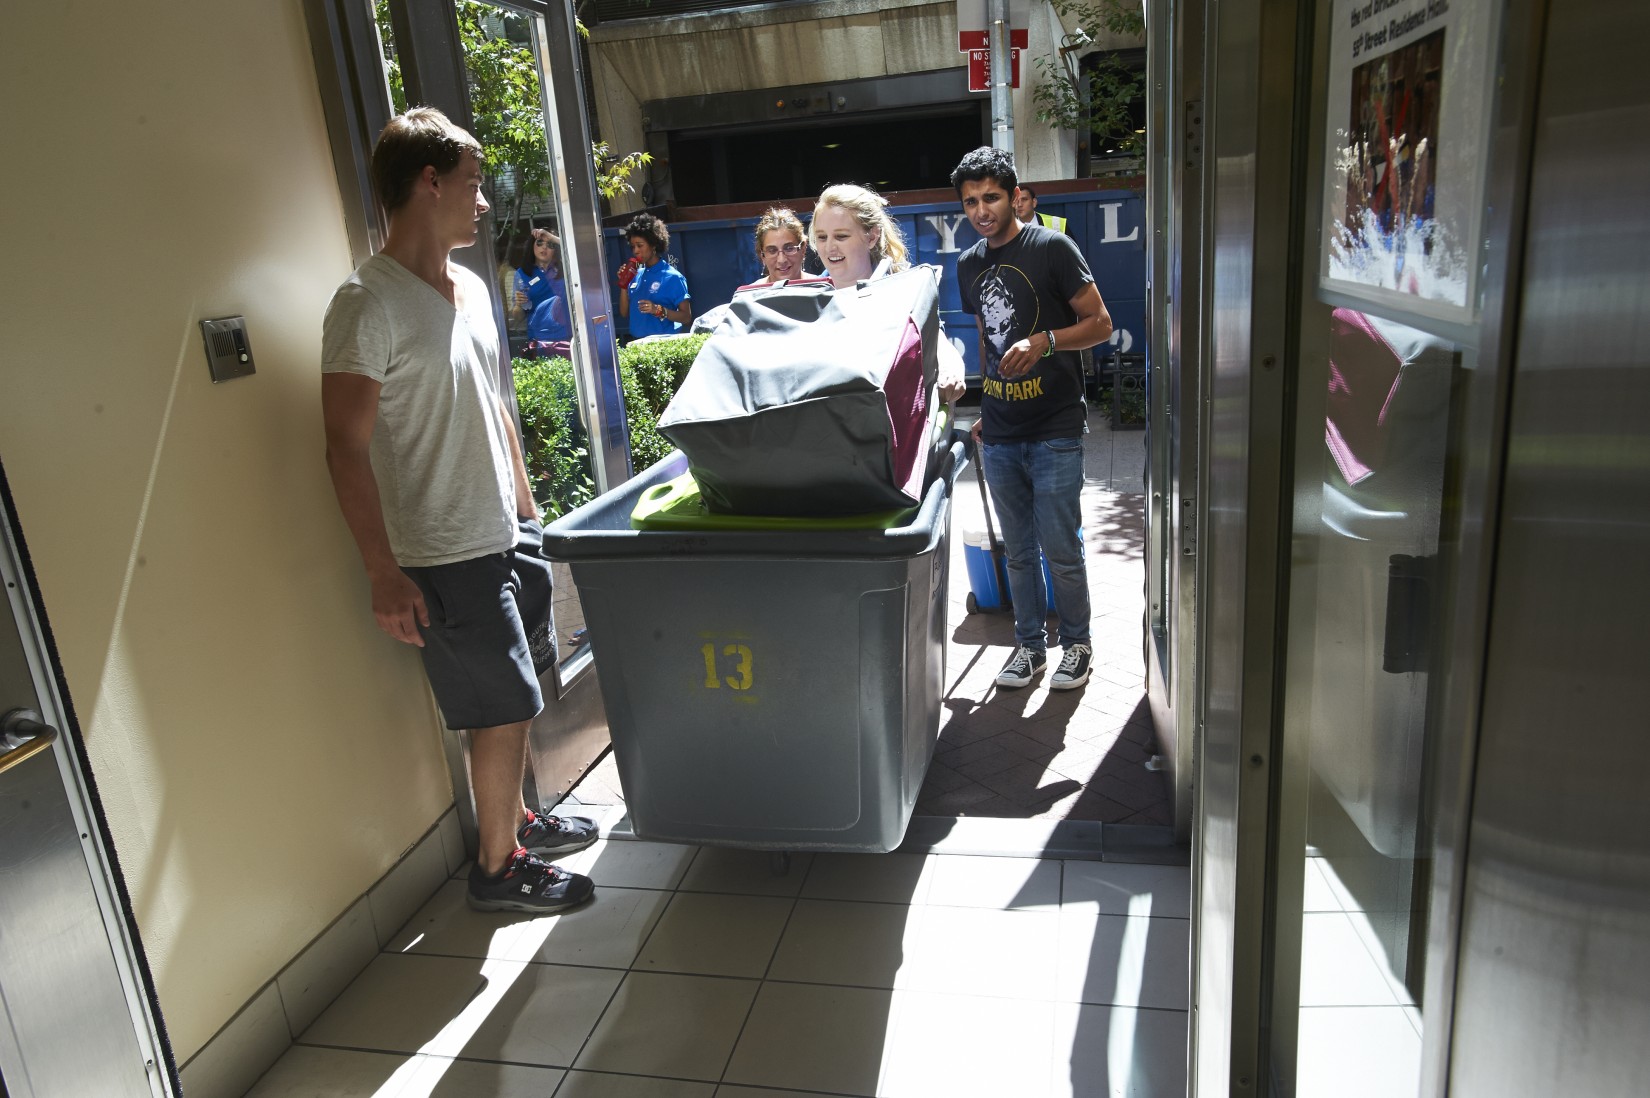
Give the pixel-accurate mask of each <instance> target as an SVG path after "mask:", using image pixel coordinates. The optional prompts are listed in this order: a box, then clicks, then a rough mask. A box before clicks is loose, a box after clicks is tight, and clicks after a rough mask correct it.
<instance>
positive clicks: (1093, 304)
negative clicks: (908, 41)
mask: <svg viewBox="0 0 1650 1098" xmlns="http://www.w3.org/2000/svg"><path fill="white" fill-rule="evenodd" d="M1017 183H1018V178H1017V176H1016V173H1015V171H1014V157H1013V156H1012V155H1010V154H1009V153H1007V152H1004V151H1003V150H1001V149H993V148H980V149H975V150H974V151H973V152H971V153H969V154H968V155H967V156H965V157H963V159H962V163H960V164H958V165H957V170H956V171H954V172H952V173H951V185H952V186H953V187H955V188H956V189H957V197H958V198H959V199H960V200H961V201H962V207H963V213H964V214H966V215H967V217H968V221H969V223H970V224H971V225H973V226H974V229H975V231H977V232H978V233H979V234H980V236H981V237H982V239H981V240H980V241H979V243H977V244H975V245H974V246H973V247H972V248H970V249H968V250H967V251H966V252H964V253H963V254H962V255H961V256H959V257H958V259H957V280H958V284H959V289H960V291H961V294H962V304H963V309H964V311H966V312H970V313H973V314H975V315H976V316H978V317H979V319H980V384H981V392H980V421H979V422H978V423H976V424H975V425H974V440H975V442H976V443H977V444H979V453H980V469H981V472H982V475H984V477H985V482H986V485H987V486H988V487H989V488H990V489H991V498H992V500H993V501H994V502H995V505H996V511H997V516H998V518H999V519H1000V520H1001V521H1002V527H1003V543H1004V546H1005V547H1006V548H1007V550H1008V589H1009V593H1010V595H1011V596H1012V597H1013V600H1014V644H1015V648H1014V654H1013V655H1012V656H1011V657H1009V660H1008V663H1007V664H1006V665H1004V667H1003V670H1002V672H1001V673H1000V674H999V675H998V676H997V685H998V686H1008V687H1019V686H1027V685H1029V684H1030V683H1031V682H1032V680H1033V679H1035V678H1036V677H1037V676H1038V675H1039V674H1041V673H1042V671H1043V669H1044V668H1045V667H1046V666H1047V655H1046V653H1047V650H1048V638H1047V635H1046V633H1045V630H1044V619H1045V618H1046V617H1047V615H1048V601H1047V595H1048V593H1047V592H1045V591H1044V590H1043V579H1042V567H1041V565H1040V563H1039V561H1038V553H1039V552H1041V553H1042V555H1043V556H1045V557H1047V558H1048V566H1049V574H1050V575H1051V576H1052V577H1053V580H1054V590H1053V592H1052V594H1053V596H1054V609H1055V612H1056V614H1058V616H1059V619H1060V632H1059V642H1060V646H1061V648H1062V649H1064V651H1063V653H1062V656H1061V659H1060V666H1059V667H1058V668H1056V670H1055V672H1054V675H1053V676H1052V677H1051V678H1050V679H1049V684H1048V685H1049V689H1051V690H1071V689H1074V688H1076V687H1079V686H1082V685H1083V683H1085V682H1087V681H1088V677H1089V661H1090V658H1091V655H1092V652H1091V649H1090V645H1089V583H1088V569H1087V567H1086V566H1085V564H1084V561H1083V543H1082V542H1081V541H1080V540H1079V537H1078V528H1079V527H1080V526H1081V525H1082V521H1083V516H1082V506H1081V493H1082V489H1083V435H1084V433H1085V432H1086V431H1087V430H1088V414H1087V410H1086V409H1085V408H1084V406H1083V366H1082V361H1081V357H1080V356H1079V355H1078V354H1077V352H1078V351H1081V350H1083V349H1084V348H1087V347H1093V346H1094V345H1095V344H1097V343H1101V342H1104V341H1105V340H1106V339H1107V338H1108V337H1109V336H1110V335H1111V316H1110V315H1109V314H1108V313H1107V312H1106V305H1105V302H1104V301H1102V300H1101V299H1100V291H1099V290H1098V289H1096V288H1095V285H1094V276H1093V275H1092V274H1090V273H1089V268H1088V264H1087V263H1085V262H1084V261H1083V256H1082V254H1081V253H1080V252H1078V250H1077V246H1076V245H1075V244H1073V243H1072V242H1071V240H1070V239H1069V238H1068V237H1066V236H1065V235H1064V234H1062V233H1057V232H1054V231H1053V230H1051V229H1046V228H1043V227H1042V226H1040V225H1022V224H1021V223H1020V221H1019V219H1018V218H1016V217H1015V216H1014V206H1013V203H1014V199H1015V196H1016V194H1017V193H1018V191H1019V187H1018V186H1017Z"/></svg>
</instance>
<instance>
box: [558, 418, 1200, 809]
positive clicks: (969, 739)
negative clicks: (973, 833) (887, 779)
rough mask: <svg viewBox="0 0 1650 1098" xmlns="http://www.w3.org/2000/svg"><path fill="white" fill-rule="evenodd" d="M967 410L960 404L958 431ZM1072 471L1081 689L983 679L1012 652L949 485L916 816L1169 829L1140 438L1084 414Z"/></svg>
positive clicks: (603, 785) (976, 516)
mask: <svg viewBox="0 0 1650 1098" xmlns="http://www.w3.org/2000/svg"><path fill="white" fill-rule="evenodd" d="M977 414H978V409H977V407H966V406H965V407H964V408H962V409H961V410H960V412H959V414H958V425H959V426H960V427H965V428H966V427H967V426H968V425H969V424H970V423H971V422H972V421H973V419H974V418H975V416H976V415H977ZM1084 466H1085V470H1084V472H1085V483H1084V487H1083V532H1084V537H1085V539H1086V541H1085V545H1086V546H1087V550H1088V566H1089V593H1090V598H1091V601H1092V612H1093V618H1092V631H1093V640H1094V671H1093V676H1092V678H1091V680H1090V681H1089V683H1088V684H1087V685H1086V686H1084V687H1083V688H1082V689H1080V690H1071V691H1051V690H1049V689H1048V685H1047V679H1048V675H1047V674H1045V675H1044V676H1043V677H1042V678H1041V679H1040V680H1038V682H1037V683H1035V684H1034V685H1033V686H1031V687H1029V688H1027V689H1024V690H999V689H997V688H996V687H995V686H994V685H993V683H992V680H993V679H994V678H996V675H997V672H998V671H999V670H1001V669H1002V665H1003V664H1004V663H1005V662H1006V661H1007V659H1008V657H1009V655H1010V653H1011V652H1012V651H1013V646H1014V622H1013V619H1012V618H1011V617H1010V615H1008V614H1007V613H988V612H982V613H975V614H970V613H969V612H968V608H967V597H968V593H969V586H968V569H967V566H966V564H965V555H964V554H965V549H964V547H963V546H964V541H965V540H966V535H967V533H968V532H969V531H983V530H984V505H983V504H982V502H981V500H980V491H979V484H978V482H977V480H976V479H975V472H974V470H973V469H972V468H970V469H969V470H967V471H965V472H964V473H963V476H962V478H961V479H960V480H959V481H958V483H957V487H956V491H955V493H954V495H953V514H952V525H951V589H950V598H949V608H948V614H949V621H950V626H951V636H950V648H949V652H948V657H947V667H946V684H945V697H944V700H943V703H942V706H943V707H942V710H941V713H940V733H939V740H938V742H937V743H936V745H935V752H934V762H933V764H932V765H931V766H930V768H929V771H928V777H927V780H926V781H925V782H924V784H923V787H922V790H921V792H920V794H919V796H918V800H917V813H918V814H919V815H923V816H979V817H989V818H999V819H1000V818H1038V819H1064V820H1089V821H1101V822H1104V823H1129V824H1153V825H1168V824H1171V823H1173V806H1172V802H1171V798H1170V793H1169V789H1168V786H1167V783H1166V782H1165V781H1164V779H1163V775H1162V773H1161V772H1157V771H1153V770H1148V769H1146V763H1147V761H1148V760H1149V759H1150V758H1151V757H1152V755H1153V754H1154V753H1156V751H1157V747H1156V742H1155V736H1154V733H1153V730H1152V722H1151V713H1150V710H1149V708H1148V707H1147V705H1146V690H1145V664H1144V661H1143V656H1142V650H1141V636H1142V630H1143V616H1144V610H1145V589H1144V588H1145V511H1144V508H1145V496H1144V495H1143V491H1144V484H1143V477H1144V468H1145V435H1144V433H1143V432H1141V431H1127V430H1125V431H1112V430H1111V429H1110V428H1109V426H1108V424H1107V422H1106V419H1105V417H1104V416H1103V415H1101V414H1100V413H1099V412H1098V411H1095V410H1091V412H1090V416H1089V435H1088V437H1087V439H1086V440H1085V442H1084ZM559 613H560V611H558V614H559ZM559 621H560V618H559V617H558V622H559ZM564 631H565V630H564ZM578 797H579V799H580V800H581V801H583V802H584V803H586V804H620V803H623V799H624V796H623V790H622V788H621V786H620V783H619V779H618V771H617V768H616V766H615V763H614V760H613V759H612V757H611V756H609V757H608V758H607V759H605V760H603V761H602V762H600V763H598V764H597V766H596V767H595V768H594V769H593V770H592V772H591V773H590V774H589V775H587V776H586V777H585V778H584V779H583V781H582V782H581V783H580V785H579V790H578Z"/></svg>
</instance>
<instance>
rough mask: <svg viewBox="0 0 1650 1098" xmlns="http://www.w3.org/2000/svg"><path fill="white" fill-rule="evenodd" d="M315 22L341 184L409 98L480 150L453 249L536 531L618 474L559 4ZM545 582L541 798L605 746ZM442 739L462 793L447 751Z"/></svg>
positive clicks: (590, 667)
mask: <svg viewBox="0 0 1650 1098" xmlns="http://www.w3.org/2000/svg"><path fill="white" fill-rule="evenodd" d="M323 14H327V13H323ZM332 14H334V15H335V16H336V18H332V19H329V20H323V21H318V23H317V26H318V28H319V31H318V33H319V32H325V33H327V34H329V35H330V36H331V37H332V38H333V40H334V43H335V54H334V56H335V58H336V59H337V72H336V75H337V76H338V77H339V80H340V83H341V84H342V85H343V87H344V88H345V91H346V94H345V96H344V99H345V102H344V103H342V104H331V105H330V106H331V109H333V110H335V112H336V115H337V117H338V122H337V127H338V128H339V129H340V130H341V131H342V130H346V129H347V130H348V131H349V132H350V133H352V134H358V136H357V137H356V139H355V143H354V145H353V147H349V148H346V149H344V150H343V152H342V153H341V154H340V155H337V156H335V159H337V160H339V162H340V178H341V179H347V180H354V179H355V178H357V177H358V176H359V174H360V170H359V168H360V164H361V163H362V161H363V159H364V154H365V148H364V147H370V141H371V139H372V137H373V136H375V135H376V133H377V128H374V122H375V119H376V115H377V114H378V113H380V112H381V113H383V115H384V117H385V118H386V119H387V117H388V115H389V114H390V113H391V112H396V111H401V110H404V109H406V108H407V106H409V105H416V104H426V105H430V106H435V107H438V108H440V109H441V110H442V111H444V112H445V113H446V114H447V116H448V117H449V118H451V119H452V120H453V121H454V122H456V123H458V124H459V125H461V126H464V127H465V128H466V129H468V130H470V132H471V133H473V134H474V135H475V137H476V138H477V139H478V141H479V142H480V143H481V145H482V148H483V176H484V180H483V186H484V189H485V194H486V197H487V200H488V202H489V204H490V205H491V209H490V211H489V213H488V215H487V217H486V218H485V219H484V231H483V233H482V235H481V239H480V240H478V242H477V244H476V245H475V246H474V247H471V248H463V249H459V250H457V251H455V252H454V253H453V257H454V259H455V260H456V261H457V262H460V263H463V264H464V265H466V266H468V267H469V268H470V269H471V270H473V271H475V272H476V273H477V274H478V275H480V276H481V277H482V279H483V281H484V282H486V283H487V284H488V285H489V286H490V287H491V288H492V290H493V295H494V302H495V318H496V320H497V322H498V329H499V332H500V334H501V339H500V344H501V346H500V362H501V372H502V377H501V378H500V383H501V386H502V388H503V389H504V391H505V392H508V393H511V394H512V395H513V396H514V398H515V404H516V407H517V411H518V415H519V420H518V422H519V424H520V427H521V436H522V443H523V448H524V450H525V453H526V458H527V469H528V476H529V480H530V481H531V482H532V487H533V493H534V496H535V498H536V499H537V502H538V504H539V506H540V508H541V510H542V511H543V512H544V513H545V516H546V519H547V521H553V520H554V519H556V518H557V517H559V516H561V515H563V514H566V513H567V512H569V511H571V510H573V509H574V508H576V507H578V506H580V505H581V504H583V503H586V502H588V501H589V500H591V499H593V498H595V496H596V495H598V494H599V493H601V492H604V491H606V490H607V489H608V488H611V487H614V486H616V485H618V484H620V483H622V482H623V481H624V480H626V479H627V478H628V477H629V475H630V453H629V441H628V434H627V430H626V417H625V402H624V395H623V388H622V385H621V383H620V380H619V372H618V362H617V348H616V345H615V343H614V338H613V325H612V318H611V305H610V299H609V295H608V283H607V277H606V274H605V271H604V267H603V260H602V250H601V228H600V209H599V196H598V194H597V191H596V178H595V170H594V166H593V155H592V144H591V139H590V133H589V127H588V125H587V122H586V114H585V110H584V104H583V79H582V76H581V75H580V71H581V69H580V54H579V46H578V33H577V29H576V26H575V23H574V18H573V13H572V8H571V5H569V4H566V3H559V4H558V3H544V2H541V0H515V2H513V3H493V2H490V0H338V7H337V8H335V9H332ZM367 42H370V48H369V49H367V50H365V51H363V49H362V46H363V45H364V44H366V43H367ZM368 67H370V69H368V71H374V78H372V79H369V80H368V81H363V82H362V84H361V85H360V86H356V85H354V84H353V82H352V80H351V79H350V78H349V74H350V73H353V72H356V71H361V70H362V69H367V68H368ZM380 75H381V76H382V81H381V82H379V81H378V80H377V79H376V77H377V76H380ZM351 91H353V93H354V101H353V102H350V101H349V98H350V95H349V93H350V92H351ZM326 93H327V86H326V84H325V82H323V94H324V95H325V94H326ZM369 93H371V94H369ZM380 96H381V98H382V106H381V108H380V107H375V103H376V102H377V101H378V99H379V97H380ZM381 125H382V124H381V123H378V124H377V127H378V128H381ZM335 144H336V142H335ZM355 189H357V190H358V189H359V188H358V187H357V188H355ZM358 258H364V257H358ZM553 579H554V588H555V594H554V600H555V601H554V604H553V607H552V615H553V616H552V621H551V627H552V629H553V631H554V636H555V641H556V648H557V662H556V664H555V666H554V668H553V670H551V671H547V672H546V673H545V674H544V675H543V676H541V685H542V686H543V687H544V692H545V697H546V699H547V704H546V706H545V709H544V711H543V712H542V713H541V714H540V715H539V717H538V718H537V719H536V720H535V721H534V722H533V725H532V728H531V730H530V732H529V758H530V763H531V765H530V782H531V784H532V785H533V786H534V788H532V789H529V790H528V791H527V793H528V796H529V798H530V800H536V802H540V803H542V802H548V801H553V800H555V799H557V797H558V795H559V794H561V793H565V792H566V791H567V790H568V789H569V788H571V786H572V785H573V784H574V783H576V782H577V781H578V779H579V777H580V776H582V774H583V773H584V772H585V770H586V769H587V768H588V767H589V765H590V764H591V763H592V762H593V761H594V760H595V759H596V758H597V757H598V756H599V755H600V753H601V752H602V751H603V750H604V749H605V748H606V746H607V743H608V736H607V725H606V719H605V715H604V712H603V709H602V704H601V699H600V695H599V692H598V689H597V684H596V680H595V674H594V672H595V665H594V655H593V653H592V651H591V648H590V645H589V643H588V641H587V639H586V635H585V627H584V611H583V607H582V604H581V602H580V600H579V596H578V589H577V588H576V587H575V586H574V584H573V580H572V576H571V574H570V572H569V570H568V569H567V568H566V567H565V566H563V565H555V566H553ZM551 699H553V700H551ZM446 744H447V750H448V764H449V767H450V768H451V769H452V771H453V775H454V786H455V788H462V787H464V786H465V785H467V782H466V780H465V774H466V769H467V763H466V761H465V759H464V755H463V751H462V749H461V741H460V740H458V739H457V738H456V737H449V738H448V740H447V741H446ZM468 808H469V805H468V804H467V802H466V801H465V799H464V798H460V812H459V819H460V824H461V826H463V827H464V829H465V831H466V838H467V839H470V840H472V841H473V827H474V820H473V817H471V816H470V815H469V813H468V811H467V810H468Z"/></svg>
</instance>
